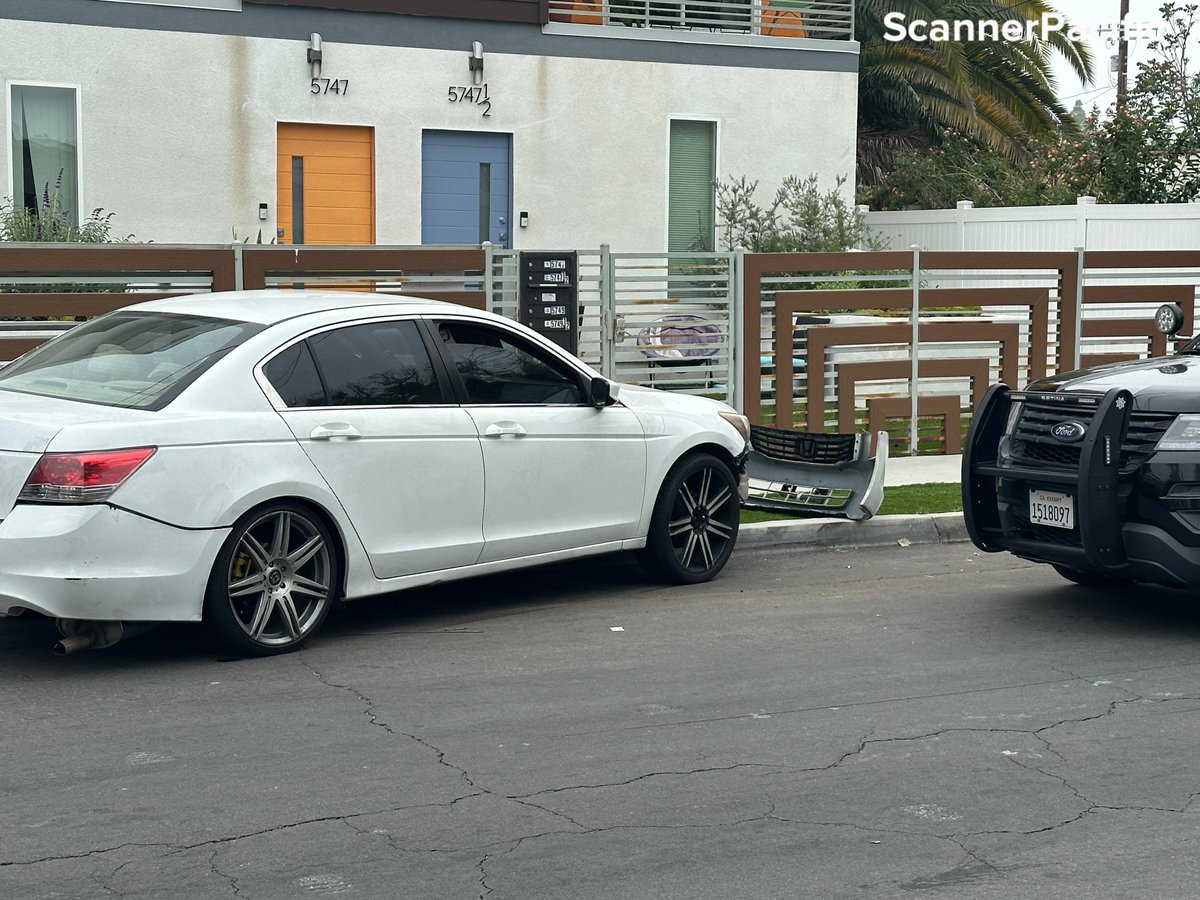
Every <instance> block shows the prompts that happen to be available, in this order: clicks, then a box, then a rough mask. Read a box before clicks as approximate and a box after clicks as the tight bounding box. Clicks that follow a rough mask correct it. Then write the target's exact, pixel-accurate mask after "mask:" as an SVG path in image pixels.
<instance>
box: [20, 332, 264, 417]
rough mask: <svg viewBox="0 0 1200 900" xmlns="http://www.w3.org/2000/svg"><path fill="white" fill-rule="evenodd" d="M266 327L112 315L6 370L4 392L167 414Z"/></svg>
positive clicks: (44, 345) (34, 351) (44, 347)
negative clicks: (194, 385)
mask: <svg viewBox="0 0 1200 900" xmlns="http://www.w3.org/2000/svg"><path fill="white" fill-rule="evenodd" d="M262 329H263V326H262V325H257V324H254V323H251V322H236V321H232V320H229V319H215V318H211V317H207V316H193V315H176V314H170V313H159V312H121V311H118V312H114V313H109V314H108V315H105V316H101V317H99V318H97V319H93V320H92V321H90V322H86V323H84V324H82V325H79V326H77V327H75V328H72V329H71V330H70V331H68V332H67V333H66V334H64V335H63V336H62V337H60V338H57V339H56V340H53V341H50V342H48V343H46V344H43V345H42V346H40V347H38V348H36V349H34V350H31V351H30V352H29V353H27V354H25V356H23V357H21V358H20V359H18V360H17V361H15V362H13V363H10V364H9V365H7V366H5V367H4V368H3V369H0V390H10V391H20V392H22V393H26V394H39V395H42V396H46V397H59V398H62V399H65V400H80V401H83V402H85V403H99V404H102V405H105V406H124V407H131V408H133V409H161V408H162V407H163V406H165V405H166V404H167V403H169V402H170V401H171V400H173V399H174V398H175V397H177V396H178V395H179V393H180V392H181V391H182V390H183V389H184V388H185V387H187V386H188V385H189V384H191V383H192V381H194V380H195V379H196V377H197V376H198V375H199V374H200V373H201V372H203V371H204V370H205V369H207V368H208V367H209V366H210V365H212V363H213V362H215V361H216V360H217V359H219V358H220V357H221V356H222V355H224V354H225V353H226V352H228V351H229V350H231V349H232V348H234V347H236V346H237V345H238V344H241V343H242V342H243V341H245V340H246V339H247V338H248V337H250V336H251V335H253V334H254V333H256V332H258V331H261V330H262Z"/></svg>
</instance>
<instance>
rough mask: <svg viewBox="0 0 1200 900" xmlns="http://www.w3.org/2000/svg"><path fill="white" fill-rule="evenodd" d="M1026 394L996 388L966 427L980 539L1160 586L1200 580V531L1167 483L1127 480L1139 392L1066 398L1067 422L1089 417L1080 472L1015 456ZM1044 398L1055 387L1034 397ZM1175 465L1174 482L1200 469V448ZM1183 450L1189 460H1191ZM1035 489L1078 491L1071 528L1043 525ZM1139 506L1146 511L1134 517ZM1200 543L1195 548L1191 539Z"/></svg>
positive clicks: (974, 534) (968, 502)
mask: <svg viewBox="0 0 1200 900" xmlns="http://www.w3.org/2000/svg"><path fill="white" fill-rule="evenodd" d="M1026 396H1028V395H1027V394H1025V393H1024V392H1013V391H1010V390H1009V388H1008V387H1006V386H1005V385H996V386H993V387H992V388H990V389H989V390H988V392H987V394H986V395H985V397H984V399H983V402H982V403H981V404H980V407H979V409H978V410H977V412H976V414H975V417H974V419H973V420H972V422H971V427H970V430H969V432H968V434H967V441H966V448H965V450H964V452H963V468H962V485H963V517H964V519H965V522H966V527H967V533H968V534H969V536H970V538H971V540H972V541H973V542H974V544H975V546H977V547H979V548H980V549H981V550H985V551H988V552H997V551H1003V550H1007V551H1009V552H1011V553H1014V554H1016V555H1017V556H1020V557H1022V558H1025V559H1030V560H1033V561H1036V562H1045V563H1051V564H1054V565H1060V566H1065V567H1068V568H1072V569H1078V570H1081V571H1088V572H1097V573H1100V574H1104V575H1114V576H1119V577H1124V578H1129V579H1132V580H1134V581H1145V582H1153V583H1159V584H1175V585H1180V584H1200V528H1198V527H1197V525H1196V523H1194V522H1193V523H1191V524H1189V520H1188V514H1186V513H1185V514H1180V513H1178V512H1175V511H1173V510H1172V508H1171V507H1172V504H1171V502H1170V498H1169V497H1167V498H1164V497H1162V496H1160V495H1159V491H1162V492H1163V493H1165V492H1166V491H1167V490H1168V488H1169V485H1167V484H1165V483H1161V484H1160V483H1159V480H1156V479H1146V478H1142V477H1141V473H1143V472H1146V471H1149V470H1151V469H1157V468H1159V466H1158V465H1157V464H1155V465H1153V466H1149V467H1145V466H1144V467H1143V468H1142V469H1140V470H1139V473H1137V474H1134V475H1129V474H1127V475H1126V476H1125V479H1124V482H1122V477H1121V447H1122V439H1123V437H1124V435H1125V434H1126V431H1127V429H1128V424H1129V417H1130V413H1131V411H1132V408H1133V397H1132V395H1131V394H1130V392H1129V391H1127V390H1124V389H1119V388H1114V389H1112V390H1110V391H1108V392H1107V393H1106V394H1103V395H1093V396H1084V397H1080V396H1072V397H1066V398H1063V400H1062V405H1063V418H1064V420H1066V419H1070V418H1073V417H1082V416H1079V415H1078V414H1080V413H1083V414H1084V415H1086V417H1088V419H1089V424H1088V426H1087V433H1086V436H1085V437H1084V439H1083V440H1082V441H1081V442H1080V444H1079V448H1080V449H1079V464H1078V466H1077V467H1076V468H1074V469H1062V468H1051V467H1043V466H1038V465H1031V464H1030V463H1029V462H1028V461H1024V460H1020V459H1015V458H1014V457H1013V456H1012V455H1011V454H1010V453H1009V452H1008V451H1009V437H1008V436H1007V435H1006V432H1007V429H1008V425H1009V420H1010V414H1011V412H1012V408H1013V405H1014V404H1015V403H1019V402H1021V400H1022V399H1023V398H1024V397H1026ZM1033 396H1036V397H1037V399H1038V400H1040V401H1042V402H1045V401H1046V400H1047V398H1049V397H1052V396H1053V395H1051V394H1036V395H1033ZM1161 456H1173V457H1174V456H1177V457H1179V459H1178V461H1175V462H1173V463H1172V464H1170V469H1171V470H1172V473H1173V475H1174V479H1175V480H1177V481H1178V480H1191V479H1190V478H1188V477H1187V474H1186V473H1187V471H1188V470H1189V469H1190V470H1192V471H1194V472H1200V466H1197V465H1192V464H1194V463H1196V462H1197V460H1196V459H1194V458H1193V457H1195V454H1182V453H1180V454H1161V455H1160V457H1161ZM1184 457H1187V459H1185V458H1184ZM1032 491H1049V492H1056V493H1060V494H1063V495H1065V496H1066V497H1068V498H1070V501H1071V503H1072V504H1073V508H1074V513H1075V515H1074V523H1073V526H1072V527H1071V528H1069V529H1068V528H1057V527H1049V526H1046V525H1041V524H1038V523H1036V522H1035V521H1034V518H1035V517H1034V516H1032V515H1031V513H1030V495H1031V492H1032ZM1132 510H1141V514H1139V515H1137V516H1136V518H1132V517H1131V511H1132ZM1191 544H1195V546H1193V545H1191Z"/></svg>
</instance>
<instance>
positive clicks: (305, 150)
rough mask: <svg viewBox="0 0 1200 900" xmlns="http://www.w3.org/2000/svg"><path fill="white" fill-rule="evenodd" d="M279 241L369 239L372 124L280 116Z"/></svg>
mask: <svg viewBox="0 0 1200 900" xmlns="http://www.w3.org/2000/svg"><path fill="white" fill-rule="evenodd" d="M276 148H277V149H276V152H277V154H278V165H277V169H276V173H277V185H278V198H277V210H278V213H279V218H278V227H279V243H281V244H373V243H375V129H373V128H368V127H363V126H358V125H304V124H299V123H291V122H280V123H279V130H278V134H277V139H276Z"/></svg>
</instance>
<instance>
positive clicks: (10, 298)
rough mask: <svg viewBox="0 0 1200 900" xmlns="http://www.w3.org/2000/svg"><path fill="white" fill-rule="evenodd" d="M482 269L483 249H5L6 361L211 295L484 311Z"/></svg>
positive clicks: (0, 344)
mask: <svg viewBox="0 0 1200 900" xmlns="http://www.w3.org/2000/svg"><path fill="white" fill-rule="evenodd" d="M483 267H484V252H483V250H482V249H479V248H445V249H441V248H438V249H431V248H396V247H358V248H354V249H346V248H340V247H277V246H270V245H266V246H260V245H245V244H235V245H231V246H216V247H213V246H173V245H154V244H103V245H79V244H60V245H47V244H0V320H7V321H9V322H10V323H11V324H9V325H8V328H9V329H10V330H7V331H0V362H4V361H8V360H11V359H15V358H16V357H17V356H19V355H21V354H22V353H24V352H25V351H26V350H29V349H31V348H32V347H35V346H37V345H38V344H39V343H41V342H42V341H44V340H46V339H47V337H49V336H51V335H52V334H53V333H54V331H55V330H56V329H61V328H62V327H63V326H64V324H65V323H69V322H73V321H77V320H80V319H86V318H90V317H92V316H96V315H100V314H101V313H105V312H109V311H111V310H114V309H120V308H121V307H124V306H129V305H131V304H133V303H141V302H143V301H146V300H155V299H159V298H163V297H177V296H184V295H186V294H193V293H198V292H205V291H231V290H238V289H249V290H254V289H262V288H266V287H279V288H296V287H314V288H330V287H333V288H342V289H359V290H363V289H370V290H380V291H387V292H398V291H402V290H411V289H412V288H413V287H419V293H420V294H421V295H422V296H428V297H434V298H438V299H443V300H448V301H450V302H454V303H459V304H463V305H467V306H473V307H476V308H480V309H481V308H483V307H484V305H485V304H486V293H485V291H484V289H483V277H482V273H483ZM414 292H415V291H414ZM13 320H15V321H13Z"/></svg>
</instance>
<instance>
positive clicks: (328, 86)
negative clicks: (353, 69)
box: [309, 78, 350, 94]
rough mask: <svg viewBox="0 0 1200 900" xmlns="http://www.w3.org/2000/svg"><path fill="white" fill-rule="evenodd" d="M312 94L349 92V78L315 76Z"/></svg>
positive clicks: (311, 89)
mask: <svg viewBox="0 0 1200 900" xmlns="http://www.w3.org/2000/svg"><path fill="white" fill-rule="evenodd" d="M309 93H310V94H348V93H350V79H349V78H314V79H313V80H312V87H311V88H310V89H309Z"/></svg>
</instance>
